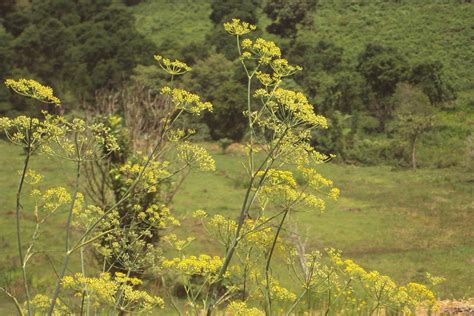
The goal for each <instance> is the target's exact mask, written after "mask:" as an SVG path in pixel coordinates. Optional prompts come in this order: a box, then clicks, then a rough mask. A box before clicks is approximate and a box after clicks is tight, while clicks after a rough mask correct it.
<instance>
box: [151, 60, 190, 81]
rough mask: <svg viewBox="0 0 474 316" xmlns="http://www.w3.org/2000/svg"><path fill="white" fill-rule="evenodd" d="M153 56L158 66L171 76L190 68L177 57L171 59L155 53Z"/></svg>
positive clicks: (180, 73)
mask: <svg viewBox="0 0 474 316" xmlns="http://www.w3.org/2000/svg"><path fill="white" fill-rule="evenodd" d="M154 58H155V60H156V61H157V62H158V63H159V64H160V67H161V68H162V69H163V70H164V71H166V72H167V73H169V74H170V75H172V76H175V75H182V74H185V73H187V72H189V71H191V69H192V68H191V67H189V66H188V65H186V63H184V62H182V61H179V60H177V59H175V60H174V61H171V60H170V59H168V58H165V57H163V56H160V55H155V56H154Z"/></svg>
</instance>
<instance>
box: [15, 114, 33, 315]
mask: <svg viewBox="0 0 474 316" xmlns="http://www.w3.org/2000/svg"><path fill="white" fill-rule="evenodd" d="M31 128H32V119H31V118H30V124H29V130H30V132H31ZM28 134H31V133H28ZM27 141H28V143H27V147H26V157H25V161H24V163H23V171H22V173H21V177H20V181H19V183H18V189H17V191H16V238H17V243H18V255H19V256H20V265H21V271H22V276H23V288H24V290H25V296H26V305H27V309H28V316H31V315H32V310H31V305H30V292H29V289H28V279H27V276H26V262H25V260H24V259H25V258H24V257H23V249H22V242H21V223H20V221H21V216H20V211H21V210H22V209H23V207H22V205H21V193H22V191H23V184H24V182H25V177H26V172H27V170H28V165H29V162H30V157H31V154H32V147H31V138H30V137H27Z"/></svg>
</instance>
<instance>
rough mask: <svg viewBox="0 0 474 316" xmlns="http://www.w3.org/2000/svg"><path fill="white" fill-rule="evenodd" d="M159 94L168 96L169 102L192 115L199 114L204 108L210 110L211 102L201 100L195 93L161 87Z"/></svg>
mask: <svg viewBox="0 0 474 316" xmlns="http://www.w3.org/2000/svg"><path fill="white" fill-rule="evenodd" d="M161 94H163V95H168V96H170V98H171V103H172V104H173V105H174V107H175V108H176V109H178V110H182V111H186V112H188V113H191V114H193V115H200V114H201V112H202V111H205V110H207V111H212V104H211V103H210V102H203V101H201V98H200V97H199V96H198V95H197V94H194V93H191V92H188V91H186V90H183V89H171V88H170V87H163V88H162V89H161Z"/></svg>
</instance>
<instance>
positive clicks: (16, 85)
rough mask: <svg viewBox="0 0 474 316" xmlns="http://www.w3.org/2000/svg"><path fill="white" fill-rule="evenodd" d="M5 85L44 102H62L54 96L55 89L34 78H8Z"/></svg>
mask: <svg viewBox="0 0 474 316" xmlns="http://www.w3.org/2000/svg"><path fill="white" fill-rule="evenodd" d="M5 85H6V86H7V87H9V88H10V89H12V90H13V91H15V92H16V93H18V94H20V95H23V96H26V97H30V98H33V99H36V100H38V101H41V102H44V103H54V104H57V105H59V104H61V101H60V100H59V99H58V98H57V97H55V96H54V94H53V89H52V88H51V87H48V86H44V85H42V84H40V83H39V82H37V81H35V80H32V79H19V80H13V79H7V80H5Z"/></svg>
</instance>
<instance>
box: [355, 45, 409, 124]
mask: <svg viewBox="0 0 474 316" xmlns="http://www.w3.org/2000/svg"><path fill="white" fill-rule="evenodd" d="M408 69H409V66H408V62H407V61H406V60H405V58H403V56H402V55H400V54H399V53H398V52H397V51H396V50H395V49H393V48H390V47H385V46H382V45H379V44H372V43H370V44H368V45H367V46H366V48H365V50H364V51H363V52H362V53H361V54H360V55H359V64H358V66H357V70H358V71H359V73H360V74H361V75H362V76H363V77H364V78H365V81H366V82H367V85H368V87H369V88H370V91H368V94H367V96H368V98H367V104H368V108H369V110H370V111H373V113H374V114H375V116H376V117H377V119H378V120H379V122H380V126H379V130H380V131H384V130H385V123H386V122H387V120H389V119H390V118H391V117H392V112H393V106H392V105H393V104H392V103H391V102H389V97H390V96H392V95H393V93H394V92H395V89H396V87H397V84H398V83H399V82H401V81H403V80H404V79H405V78H406V77H407V72H408Z"/></svg>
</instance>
